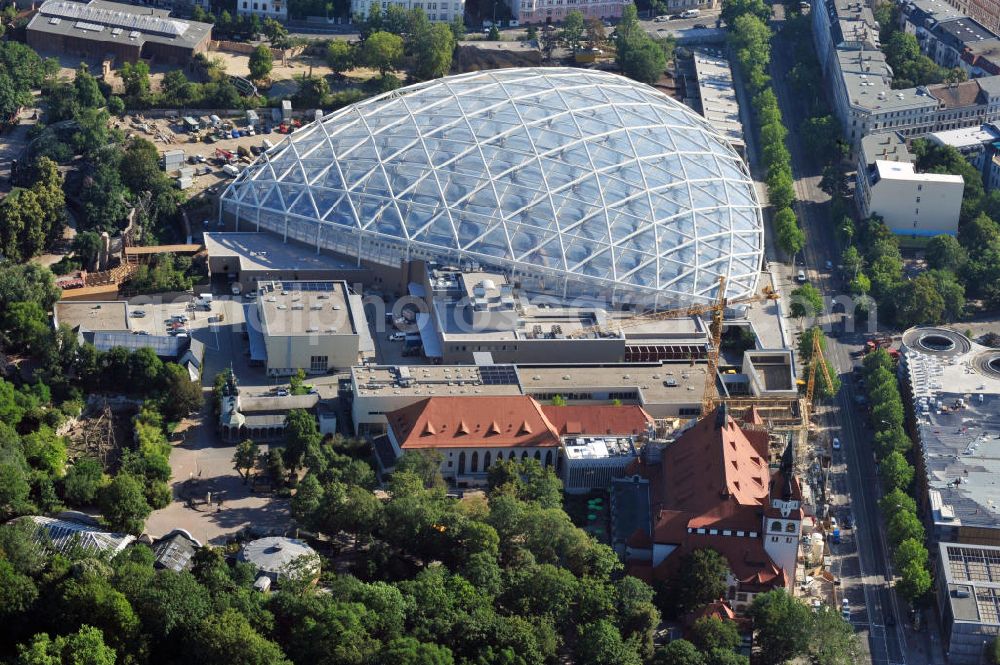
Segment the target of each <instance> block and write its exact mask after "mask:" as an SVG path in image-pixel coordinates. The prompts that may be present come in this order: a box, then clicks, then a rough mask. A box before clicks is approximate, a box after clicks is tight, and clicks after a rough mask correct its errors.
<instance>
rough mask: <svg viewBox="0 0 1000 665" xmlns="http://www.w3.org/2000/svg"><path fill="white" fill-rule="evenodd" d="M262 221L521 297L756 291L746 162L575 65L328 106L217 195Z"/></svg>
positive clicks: (661, 108) (647, 99)
mask: <svg viewBox="0 0 1000 665" xmlns="http://www.w3.org/2000/svg"><path fill="white" fill-rule="evenodd" d="M220 214H221V215H222V217H223V219H224V220H225V221H228V222H230V223H233V224H235V228H236V230H238V231H255V230H266V231H270V232H274V233H277V234H279V235H280V236H281V237H282V238H284V239H288V240H297V241H299V242H302V243H306V244H307V245H309V246H310V247H312V248H315V251H319V250H320V249H323V250H328V251H331V252H334V253H336V254H339V255H341V256H346V257H350V258H352V259H356V260H357V261H358V262H359V263H362V264H364V265H368V266H375V267H377V266H385V267H389V268H395V269H398V268H399V266H400V265H402V264H404V263H405V262H407V261H412V260H425V261H429V262H436V263H440V264H442V265H444V264H447V265H456V266H458V265H464V266H480V267H484V268H486V267H489V268H493V269H499V270H502V271H504V272H505V273H507V274H509V275H510V276H511V278H512V279H513V280H514V281H516V282H518V283H519V284H520V285H521V287H522V288H523V289H524V290H525V291H526V292H528V293H542V294H547V295H553V296H558V297H562V298H574V297H584V298H593V299H598V300H601V301H604V302H613V303H628V302H638V303H642V304H645V305H657V306H667V305H672V304H687V303H691V302H704V301H706V300H711V299H713V298H714V297H715V292H716V289H717V286H718V280H719V277H720V276H725V277H726V278H727V282H726V284H727V295H728V296H730V297H740V296H743V295H748V294H750V293H752V292H753V291H754V290H755V289H756V285H757V280H758V273H759V270H760V267H761V260H762V256H763V248H764V237H763V224H762V218H761V210H760V205H759V202H758V200H757V196H756V193H755V191H754V187H753V183H752V181H751V178H750V176H749V173H748V170H747V167H746V165H745V164H744V162H743V160H742V159H741V158H740V157H739V155H737V153H736V152H735V151H734V150H733V149H732V147H731V146H730V145H729V144H728V143H727V142H726V141H725V139H723V138H722V137H721V136H720V135H719V134H718V133H717V132H715V131H714V130H713V129H712V128H711V127H710V126H709V125H708V123H707V122H706V121H705V120H704V119H703V118H701V117H700V116H698V115H697V114H696V113H694V112H693V111H692V110H690V109H688V108H687V107H685V106H683V105H682V104H680V103H678V102H676V101H674V100H673V99H670V98H669V97H667V96H665V95H664V94H662V93H661V92H659V91H657V90H655V89H654V88H650V87H648V86H645V85H642V84H639V83H636V82H634V81H631V80H629V79H626V78H623V77H620V76H618V75H615V74H611V73H607V72H601V71H595V70H584V69H574V68H528V69H503V70H493V71H483V72H473V73H469V74H460V75H456V76H450V77H446V78H443V79H438V80H435V81H429V82H426V83H420V84H417V85H412V86H409V87H406V88H402V89H400V90H396V91H393V92H390V93H386V94H383V95H380V96H378V97H373V98H371V99H368V100H365V101H362V102H359V103H356V104H353V105H351V106H349V107H346V108H343V109H341V110H339V111H336V112H334V113H331V114H329V115H326V116H325V117H323V118H322V119H320V120H317V121H316V122H314V123H312V124H310V125H307V126H306V127H303V128H302V129H301V130H299V131H296V132H295V133H294V134H292V135H291V136H290V137H289V138H288V139H286V140H285V141H284V142H283V143H281V144H279V145H278V146H275V147H274V148H272V149H270V150H268V151H267V152H265V153H264V154H263V155H261V157H260V158H259V159H258V160H257V162H255V163H254V164H253V165H252V166H251V167H249V168H248V169H246V170H245V171H244V172H243V173H242V174H240V176H239V177H238V178H237V179H236V180H235V181H234V182H233V183H232V184H231V185H230V186H229V187H228V189H227V190H226V191H225V193H224V194H223V199H222V205H221V206H220Z"/></svg>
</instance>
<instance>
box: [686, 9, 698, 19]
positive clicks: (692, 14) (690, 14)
mask: <svg viewBox="0 0 1000 665" xmlns="http://www.w3.org/2000/svg"><path fill="white" fill-rule="evenodd" d="M699 16H701V10H698V9H688V10H685V11H683V12H681V18H698V17H699Z"/></svg>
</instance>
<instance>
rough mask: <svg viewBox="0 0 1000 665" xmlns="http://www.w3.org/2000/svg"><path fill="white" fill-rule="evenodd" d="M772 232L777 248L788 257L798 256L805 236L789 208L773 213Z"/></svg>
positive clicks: (803, 244)
mask: <svg viewBox="0 0 1000 665" xmlns="http://www.w3.org/2000/svg"><path fill="white" fill-rule="evenodd" d="M774 232H775V240H776V242H777V243H778V247H780V248H781V251H783V252H785V253H786V254H788V255H790V256H792V255H795V254H798V253H799V252H801V251H802V248H803V247H804V246H805V234H804V233H803V232H802V229H801V228H799V223H798V220H796V219H795V213H794V212H792V209H791V208H788V207H784V208H781V209H780V210H778V212H776V213H775V215H774Z"/></svg>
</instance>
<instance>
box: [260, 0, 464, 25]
mask: <svg viewBox="0 0 1000 665" xmlns="http://www.w3.org/2000/svg"><path fill="white" fill-rule="evenodd" d="M241 1H242V0H241ZM372 5H378V6H379V9H381V10H382V12H383V13H384V12H385V10H386V9H387V8H388V7H390V6H392V5H395V6H397V7H402V8H403V9H405V10H407V11H409V10H411V9H422V10H424V13H425V14H427V18H428V19H429V20H430V21H431V22H435V21H443V22H445V23H450V22H451V21H453V20H454V19H455V18H456V17H464V16H465V0H392V1H391V2H384V1H382V0H351V16H368V15H369V14H370V13H371V11H372Z"/></svg>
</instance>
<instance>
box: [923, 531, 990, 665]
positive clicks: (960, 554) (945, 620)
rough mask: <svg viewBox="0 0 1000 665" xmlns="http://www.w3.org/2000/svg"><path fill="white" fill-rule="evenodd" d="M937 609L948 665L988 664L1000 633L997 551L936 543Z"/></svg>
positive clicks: (958, 544)
mask: <svg viewBox="0 0 1000 665" xmlns="http://www.w3.org/2000/svg"><path fill="white" fill-rule="evenodd" d="M937 554H938V557H937V565H938V570H937V574H936V575H935V577H936V579H937V601H938V602H937V606H938V610H939V611H940V613H941V626H942V628H943V632H944V647H945V649H946V650H947V653H948V662H949V663H950V665H980V664H981V663H984V662H989V658H988V652H987V650H988V648H989V646H990V644H991V643H992V642H993V640H994V639H996V637H997V634H998V633H1000V548H997V547H991V546H985V545H964V544H960V543H950V542H942V543H938V552H937Z"/></svg>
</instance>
